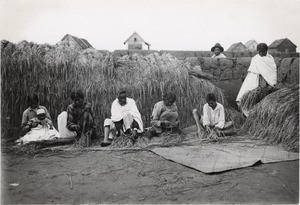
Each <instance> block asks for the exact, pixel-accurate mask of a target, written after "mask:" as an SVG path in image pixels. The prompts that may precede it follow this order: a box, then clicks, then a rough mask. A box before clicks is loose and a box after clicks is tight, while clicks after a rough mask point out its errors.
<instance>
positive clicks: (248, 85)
mask: <svg viewBox="0 0 300 205" xmlns="http://www.w3.org/2000/svg"><path fill="white" fill-rule="evenodd" d="M257 51H258V54H257V55H255V56H254V57H253V58H252V59H251V63H250V66H249V69H248V74H247V76H246V78H245V80H244V82H243V84H242V87H241V89H240V91H239V93H238V95H237V98H236V102H237V104H238V106H240V102H241V99H242V97H243V95H244V94H245V93H247V92H249V91H251V90H254V89H255V88H257V87H259V86H261V85H260V78H263V79H264V80H265V81H266V83H267V84H268V85H270V86H274V85H275V84H276V83H277V68H276V63H275V61H274V58H273V57H272V56H271V55H270V54H269V53H268V46H267V45H266V44H265V43H260V44H258V45H257ZM243 112H244V114H245V115H246V116H247V115H248V112H247V111H245V110H243Z"/></svg>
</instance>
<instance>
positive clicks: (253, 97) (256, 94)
mask: <svg viewBox="0 0 300 205" xmlns="http://www.w3.org/2000/svg"><path fill="white" fill-rule="evenodd" d="M278 89H279V85H276V86H274V87H272V86H267V87H258V88H256V89H254V90H251V91H249V92H247V93H245V94H244V95H243V97H242V99H241V108H243V109H245V110H251V109H252V108H253V107H254V106H255V105H256V104H257V103H259V102H260V101H261V100H262V99H263V98H264V97H266V96H267V95H269V94H271V93H273V92H275V91H277V90H278Z"/></svg>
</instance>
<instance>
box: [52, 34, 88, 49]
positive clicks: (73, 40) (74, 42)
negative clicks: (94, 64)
mask: <svg viewBox="0 0 300 205" xmlns="http://www.w3.org/2000/svg"><path fill="white" fill-rule="evenodd" d="M62 43H63V44H66V45H67V46H69V47H71V48H77V49H87V48H93V46H92V45H91V44H90V43H89V42H88V41H87V40H85V39H84V38H78V37H76V36H72V35H70V34H66V35H65V36H64V37H63V38H62V39H61V41H60V42H58V44H62Z"/></svg>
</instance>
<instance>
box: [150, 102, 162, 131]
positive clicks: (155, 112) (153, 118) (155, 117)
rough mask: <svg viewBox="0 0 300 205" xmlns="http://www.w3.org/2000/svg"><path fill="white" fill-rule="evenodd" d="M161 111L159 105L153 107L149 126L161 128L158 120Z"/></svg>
mask: <svg viewBox="0 0 300 205" xmlns="http://www.w3.org/2000/svg"><path fill="white" fill-rule="evenodd" d="M161 109H162V106H161V105H159V104H155V105H154V107H153V111H152V115H151V121H150V125H151V126H157V127H160V126H161V121H160V120H159V118H160V114H161Z"/></svg>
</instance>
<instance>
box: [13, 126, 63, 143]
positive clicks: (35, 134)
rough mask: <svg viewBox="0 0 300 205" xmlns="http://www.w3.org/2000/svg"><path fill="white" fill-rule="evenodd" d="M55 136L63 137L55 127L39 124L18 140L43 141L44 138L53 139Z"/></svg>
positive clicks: (24, 141)
mask: <svg viewBox="0 0 300 205" xmlns="http://www.w3.org/2000/svg"><path fill="white" fill-rule="evenodd" d="M55 138H61V136H60V134H59V132H58V131H57V130H56V129H55V128H54V127H53V128H52V129H49V126H42V125H38V126H37V127H35V128H32V129H31V130H30V131H29V132H28V133H27V134H26V135H24V136H23V137H21V138H20V139H18V140H17V142H21V143H23V144H26V143H28V142H33V141H42V140H53V139H55Z"/></svg>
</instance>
